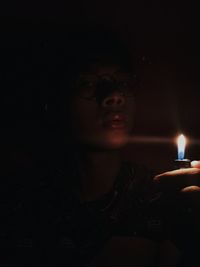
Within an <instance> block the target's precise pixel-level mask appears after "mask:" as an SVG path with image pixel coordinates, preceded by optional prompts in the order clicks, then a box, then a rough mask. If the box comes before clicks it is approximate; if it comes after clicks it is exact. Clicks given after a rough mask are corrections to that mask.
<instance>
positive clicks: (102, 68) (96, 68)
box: [80, 63, 132, 76]
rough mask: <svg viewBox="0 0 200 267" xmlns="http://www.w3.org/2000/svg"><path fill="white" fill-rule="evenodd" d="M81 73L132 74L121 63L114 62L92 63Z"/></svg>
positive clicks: (102, 74)
mask: <svg viewBox="0 0 200 267" xmlns="http://www.w3.org/2000/svg"><path fill="white" fill-rule="evenodd" d="M80 74H83V75H84V74H87V75H95V76H104V75H110V76H115V75H117V76H118V75H120V76H121V75H123V76H124V75H125V76H126V75H130V74H132V73H131V71H130V70H127V69H125V68H123V67H122V66H120V65H119V64H112V63H96V64H93V65H91V66H90V67H89V68H88V69H87V70H86V71H83V72H81V73H80Z"/></svg>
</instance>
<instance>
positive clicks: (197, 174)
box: [154, 161, 200, 195]
mask: <svg viewBox="0 0 200 267" xmlns="http://www.w3.org/2000/svg"><path fill="white" fill-rule="evenodd" d="M154 182H155V184H156V185H157V186H158V188H159V189H160V190H161V191H162V192H170V191H173V192H174V191H178V192H180V193H185V194H186V193H188V194H191V193H193V194H195V193H197V192H198V193H199V195H200V161H192V162H191V168H187V169H178V170H173V171H168V172H164V173H162V174H159V175H156V176H155V177H154Z"/></svg>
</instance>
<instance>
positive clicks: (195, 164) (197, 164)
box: [191, 160, 200, 168]
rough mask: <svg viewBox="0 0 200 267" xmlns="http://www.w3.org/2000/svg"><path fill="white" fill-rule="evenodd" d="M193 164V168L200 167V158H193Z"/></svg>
mask: <svg viewBox="0 0 200 267" xmlns="http://www.w3.org/2000/svg"><path fill="white" fill-rule="evenodd" d="M191 166H192V167H193V168H200V160H193V161H192V162H191Z"/></svg>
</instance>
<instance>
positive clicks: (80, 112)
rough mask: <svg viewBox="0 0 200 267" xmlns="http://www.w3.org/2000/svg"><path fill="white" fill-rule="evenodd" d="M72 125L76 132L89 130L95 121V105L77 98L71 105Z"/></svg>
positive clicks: (80, 132) (79, 133)
mask: <svg viewBox="0 0 200 267" xmlns="http://www.w3.org/2000/svg"><path fill="white" fill-rule="evenodd" d="M71 114H72V127H73V128H74V131H75V133H76V134H78V135H81V134H84V133H88V132H90V131H91V130H92V129H93V128H94V127H95V125H96V123H97V105H96V104H95V103H92V102H91V103H90V102H82V101H81V100H79V101H78V100H77V101H75V102H74V103H73V106H72V112H71Z"/></svg>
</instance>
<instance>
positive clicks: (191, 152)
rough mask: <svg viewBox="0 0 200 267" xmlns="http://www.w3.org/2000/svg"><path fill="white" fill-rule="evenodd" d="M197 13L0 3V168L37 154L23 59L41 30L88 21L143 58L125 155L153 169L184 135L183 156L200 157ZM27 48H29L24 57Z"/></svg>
mask: <svg viewBox="0 0 200 267" xmlns="http://www.w3.org/2000/svg"><path fill="white" fill-rule="evenodd" d="M197 11H198V8H197V7H196V6H194V4H193V3H192V2H190V3H187V2H186V3H185V4H184V3H181V4H180V3H178V2H175V1H173V2H172V3H170V1H160V2H158V1H154V2H149V1H148V3H147V4H146V3H143V2H142V1H118V2H117V1H113V0H112V1H105V0H102V1H82V2H81V1H78V2H77V1H73V2H71V3H70V2H67V3H64V2H59V1H56V2H54V3H52V2H47V1H46V2H38V3H37V2H34V4H31V3H30V2H29V1H26V2H18V1H16V2H15V3H13V2H9V3H8V5H7V6H6V7H3V8H1V9H0V13H1V53H0V56H1V64H0V65H1V80H2V82H1V94H2V96H3V97H2V99H3V103H2V105H1V115H2V120H1V121H2V133H3V138H2V141H1V142H2V156H3V172H5V173H6V174H9V173H12V172H15V171H16V170H18V169H19V168H21V169H29V168H32V166H33V165H34V162H35V158H37V153H38V156H39V154H40V151H39V150H38V147H39V145H38V144H40V140H41V138H40V137H41V136H42V135H44V132H43V130H42V127H43V126H42V125H41V123H40V118H41V116H43V109H44V107H43V106H42V104H43V102H42V100H41V94H40V88H42V84H41V80H40V81H39V82H40V86H38V85H37V81H38V77H37V75H36V77H35V80H34V82H33V81H32V80H31V79H30V78H29V77H30V76H31V75H32V76H33V74H34V71H35V70H34V68H33V66H32V64H31V62H32V61H34V62H37V59H38V60H39V57H40V54H39V52H38V50H37V49H38V48H37V47H38V43H39V42H38V41H39V40H40V39H41V38H42V37H41V36H43V34H41V33H44V32H45V31H48V32H50V31H51V30H52V29H53V28H55V29H58V28H59V27H63V25H64V27H66V28H72V27H74V25H80V24H81V25H84V24H86V25H87V24H92V23H94V24H95V23H98V24H101V25H104V26H107V27H109V28H111V29H112V30H114V31H116V32H118V33H119V35H120V36H122V37H123V38H124V40H125V42H127V44H128V45H130V46H132V44H134V49H136V51H137V52H138V54H139V55H141V58H143V57H144V58H145V59H146V60H145V64H144V66H143V68H142V72H141V77H142V86H141V90H140V92H139V93H138V96H137V108H136V118H135V135H136V136H137V137H139V138H140V142H138V143H136V141H134V140H133V144H132V145H130V146H129V148H128V149H127V150H126V156H127V157H129V158H132V159H133V160H136V161H138V162H140V163H143V164H146V165H147V166H149V167H151V168H153V169H156V170H157V171H163V170H165V169H168V168H173V160H174V159H175V158H176V146H175V143H174V138H175V137H176V136H177V134H178V133H184V134H185V135H186V137H188V139H189V143H188V147H187V150H186V157H188V158H191V159H200V137H199V136H200V127H199V116H200V109H199V99H200V90H199V86H200V81H199V69H200V52H199V30H198V12H197ZM59 25H60V26H59ZM30 47H34V52H32V55H30V53H29V52H30V49H29V48H30ZM130 48H131V47H130ZM28 51H29V52H28ZM30 81H31V82H30ZM44 81H45V79H43V80H42V82H44ZM44 86H46V85H44ZM35 147H37V149H35Z"/></svg>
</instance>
